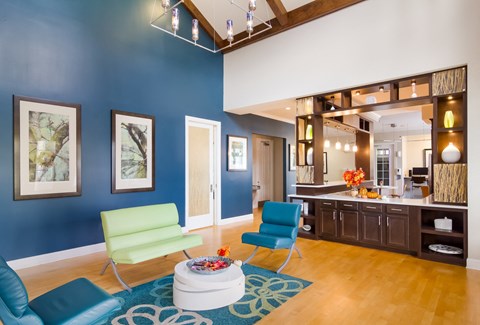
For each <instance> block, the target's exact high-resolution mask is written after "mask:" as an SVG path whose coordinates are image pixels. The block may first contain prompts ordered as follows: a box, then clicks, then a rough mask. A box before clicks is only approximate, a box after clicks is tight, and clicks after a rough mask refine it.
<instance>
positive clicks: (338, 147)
mask: <svg viewBox="0 0 480 325" xmlns="http://www.w3.org/2000/svg"><path fill="white" fill-rule="evenodd" d="M335 149H337V150H340V149H342V144H341V143H340V141H338V140H337V142H336V143H335Z"/></svg>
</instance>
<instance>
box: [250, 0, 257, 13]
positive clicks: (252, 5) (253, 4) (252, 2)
mask: <svg viewBox="0 0 480 325" xmlns="http://www.w3.org/2000/svg"><path fill="white" fill-rule="evenodd" d="M255 9H257V1H256V0H249V1H248V10H250V11H255Z"/></svg>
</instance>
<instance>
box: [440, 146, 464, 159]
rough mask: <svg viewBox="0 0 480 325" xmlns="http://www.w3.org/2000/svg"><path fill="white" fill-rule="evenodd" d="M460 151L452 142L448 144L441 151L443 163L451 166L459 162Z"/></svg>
mask: <svg viewBox="0 0 480 325" xmlns="http://www.w3.org/2000/svg"><path fill="white" fill-rule="evenodd" d="M460 156H461V154H460V150H458V148H457V147H455V146H454V145H453V143H452V142H450V143H449V144H448V146H446V147H445V149H443V151H442V160H443V162H446V163H449V164H452V163H456V162H458V161H459V160H460Z"/></svg>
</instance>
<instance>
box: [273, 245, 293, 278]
mask: <svg viewBox="0 0 480 325" xmlns="http://www.w3.org/2000/svg"><path fill="white" fill-rule="evenodd" d="M294 248H295V245H292V247H290V251H289V252H288V256H287V259H286V260H285V262H283V264H282V265H280V267H279V268H278V270H277V273H280V272H282V270H283V268H284V267H285V266H286V265H287V263H288V261H290V257H292V253H293V249H294Z"/></svg>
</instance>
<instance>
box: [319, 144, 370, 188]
mask: <svg viewBox="0 0 480 325" xmlns="http://www.w3.org/2000/svg"><path fill="white" fill-rule="evenodd" d="M338 140H339V141H340V142H341V143H342V149H341V150H337V149H335V142H336V141H337V138H335V137H331V138H330V142H331V146H330V148H325V149H324V150H325V152H326V153H327V171H328V173H327V174H325V175H323V179H324V180H328V181H329V182H333V181H343V173H344V172H345V170H347V169H355V153H353V152H352V151H350V152H345V151H343V145H344V144H345V141H348V142H349V143H353V141H352V137H350V138H345V137H338ZM359 167H361V166H359Z"/></svg>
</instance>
